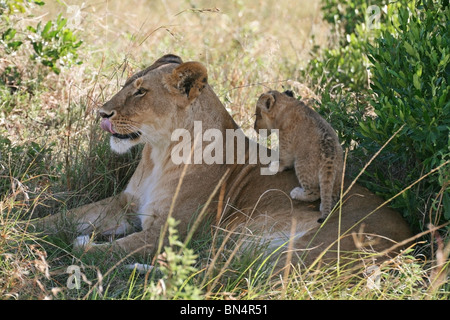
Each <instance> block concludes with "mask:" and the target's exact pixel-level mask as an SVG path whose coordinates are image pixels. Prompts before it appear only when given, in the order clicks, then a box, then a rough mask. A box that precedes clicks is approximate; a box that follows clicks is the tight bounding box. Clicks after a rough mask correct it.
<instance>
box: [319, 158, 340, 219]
mask: <svg viewBox="0 0 450 320" xmlns="http://www.w3.org/2000/svg"><path fill="white" fill-rule="evenodd" d="M335 180H336V165H335V163H334V161H333V160H331V159H330V160H327V161H326V162H325V163H324V164H323V165H322V166H321V168H320V170H319V183H320V213H321V217H320V218H319V220H317V222H319V223H322V222H324V221H325V219H326V218H327V216H328V215H329V214H330V212H331V210H332V209H333V207H334V204H335V199H333V196H334V186H335Z"/></svg>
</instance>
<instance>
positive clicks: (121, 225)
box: [34, 194, 136, 235]
mask: <svg viewBox="0 0 450 320" xmlns="http://www.w3.org/2000/svg"><path fill="white" fill-rule="evenodd" d="M135 222H136V219H134V218H133V213H132V208H131V207H130V205H129V204H127V201H126V198H125V197H124V196H123V194H120V195H117V196H114V197H109V198H106V199H103V200H100V201H97V202H94V203H90V204H87V205H84V206H81V207H78V208H75V209H72V210H69V211H67V212H61V213H58V214H55V215H52V216H48V217H45V218H42V219H39V220H37V221H36V222H35V223H34V225H35V226H36V227H37V229H38V230H39V231H42V232H44V233H46V234H54V233H58V232H61V231H74V232H76V233H77V234H79V235H87V234H90V233H92V232H96V233H98V234H104V235H112V234H126V233H129V232H131V231H132V230H133V229H135Z"/></svg>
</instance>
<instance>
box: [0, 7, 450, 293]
mask: <svg viewBox="0 0 450 320" xmlns="http://www.w3.org/2000/svg"><path fill="white" fill-rule="evenodd" d="M194 4H195V6H194ZM318 5H319V3H318V1H310V0H302V1H297V2H296V3H295V5H293V4H292V1H287V0H276V1H275V0H271V1H257V0H254V1H240V0H233V1H215V2H214V1H206V0H204V1H165V0H161V1H145V0H133V1H119V0H114V1H102V0H100V1H94V0H90V1H81V0H80V1H71V2H70V6H66V5H64V4H61V3H58V2H52V3H49V4H47V5H46V6H44V7H42V8H35V9H34V11H33V14H34V16H35V17H30V18H29V19H26V20H24V21H22V22H21V23H30V24H32V23H33V22H37V21H39V20H47V19H51V18H54V17H56V16H57V15H58V14H59V13H62V14H63V15H64V16H65V17H67V18H69V24H72V28H74V29H76V30H77V34H78V36H79V37H80V38H81V39H82V40H83V41H84V45H83V47H82V48H81V49H80V56H81V57H82V60H83V64H82V65H81V66H76V67H72V68H71V69H70V70H64V71H63V72H62V73H61V74H60V75H59V76H56V75H53V74H50V73H42V72H41V73H39V72H36V71H35V70H34V69H33V68H29V65H28V64H27V61H28V60H27V53H25V54H23V55H22V56H20V55H18V56H16V57H14V61H13V63H14V64H15V65H16V66H17V67H18V69H19V71H20V72H21V73H22V75H23V77H24V79H27V81H28V83H33V84H34V88H35V89H34V90H33V91H32V92H31V93H25V94H22V95H10V96H9V97H8V99H7V100H6V101H4V102H2V103H1V104H0V115H1V117H0V125H1V127H0V134H2V135H5V136H6V137H8V139H9V140H10V141H11V143H12V144H11V146H10V153H9V154H5V155H2V157H0V176H1V179H5V180H4V181H5V182H3V181H2V183H0V187H1V188H2V189H1V190H5V194H4V195H0V211H1V215H0V297H2V298H5V299H8V298H13V299H38V298H59V299H61V298H89V299H95V298H147V297H149V296H152V297H154V296H155V295H157V293H158V292H159V293H161V292H162V291H161V290H163V287H164V285H163V284H162V283H161V281H160V280H158V281H156V280H155V279H154V277H156V278H158V277H157V276H155V275H153V274H152V275H150V274H148V273H147V274H146V275H145V276H139V275H137V274H135V273H132V274H131V275H130V272H129V271H126V270H123V269H122V268H121V264H118V263H117V261H120V262H122V261H123V262H124V263H125V261H127V257H125V258H124V257H121V258H122V259H123V260H120V259H114V257H106V256H96V257H89V256H84V255H81V256H80V255H76V254H75V255H74V254H73V253H71V252H70V246H69V244H70V237H69V238H64V237H62V238H55V239H46V240H45V241H44V240H42V239H39V238H37V237H36V236H34V235H33V234H32V233H30V232H29V231H27V230H26V229H27V223H26V221H28V219H29V218H31V217H36V216H40V215H46V214H49V213H53V212H59V211H63V210H65V209H66V207H67V208H70V207H74V206H77V205H79V204H82V203H87V202H92V201H95V200H98V199H101V198H104V197H106V196H108V195H110V194H113V193H117V192H119V191H120V190H121V189H122V188H123V186H124V184H125V183H126V181H127V177H129V176H130V173H131V172H132V171H133V165H135V164H136V162H137V160H138V159H139V150H135V151H134V153H131V154H129V155H127V156H125V157H118V156H116V155H114V154H112V153H111V152H110V151H109V148H108V145H107V142H106V141H105V137H104V135H102V133H101V131H100V130H99V128H98V119H97V118H96V114H95V109H96V107H98V106H99V105H101V104H102V103H103V102H104V101H106V100H107V99H108V98H110V97H111V96H112V95H113V94H114V93H115V92H117V91H118V89H119V88H120V86H121V85H122V84H123V83H124V81H125V80H126V78H127V77H128V76H130V75H131V74H133V73H134V72H136V71H138V70H140V69H142V68H144V67H145V66H147V65H149V64H150V63H152V61H154V60H155V59H157V58H159V57H160V56H161V55H163V54H166V53H174V54H178V55H180V56H181V57H182V58H184V59H185V60H197V61H201V62H203V63H204V64H205V65H206V66H207V68H208V72H209V82H210V84H211V85H212V87H213V88H214V90H215V92H216V93H217V94H218V96H219V98H220V99H221V101H222V102H223V103H224V105H225V106H226V108H227V110H228V111H229V112H230V113H231V114H232V115H233V117H234V119H235V120H236V121H237V122H238V124H240V125H241V126H242V127H243V129H244V131H245V132H246V133H248V134H250V135H251V134H252V129H251V125H252V122H253V118H252V116H253V111H254V104H255V101H256V98H257V97H258V96H259V94H260V93H261V92H263V91H265V90H266V89H267V88H272V89H282V88H294V90H295V91H297V92H299V90H302V89H303V86H302V84H301V83H300V82H297V81H298V80H299V79H298V74H299V73H298V71H299V70H300V68H302V67H303V66H305V65H306V64H307V62H308V59H309V52H310V49H311V43H310V38H311V35H313V34H314V35H315V38H316V42H317V43H319V44H323V45H325V44H326V39H327V34H328V27H327V26H326V25H325V24H324V23H322V22H321V19H320V12H319V7H318ZM78 9H80V10H81V11H77V10H78ZM8 63H11V58H10V57H9V58H1V59H0V71H1V70H2V69H1V68H4V66H5V65H7V64H8ZM33 70H34V71H33ZM33 150H34V151H33ZM130 163H131V164H132V165H131V166H130ZM433 234H435V237H436V239H438V240H437V244H438V245H437V247H435V248H434V247H433V246H432V245H430V247H432V248H433V250H434V252H433V257H436V260H433V261H427V260H426V259H425V258H424V256H420V255H419V256H413V255H412V254H411V251H406V252H405V253H404V254H403V255H401V256H399V257H397V258H395V259H391V260H388V261H386V262H384V263H383V264H382V265H379V266H377V267H372V268H367V267H368V266H367V265H364V264H361V263H362V262H364V261H366V260H364V259H361V256H360V257H357V258H355V259H358V260H357V261H359V262H360V263H359V264H358V266H359V269H357V270H354V269H348V270H347V269H345V271H342V272H340V273H339V274H337V273H336V266H335V265H331V266H325V265H321V264H317V265H315V267H314V268H311V269H310V270H306V271H305V270H304V269H301V268H300V267H299V266H297V265H292V266H289V269H290V270H289V272H287V271H286V272H284V271H281V272H273V270H272V266H271V265H270V261H269V260H267V259H266V258H264V257H263V256H260V255H259V253H260V252H262V251H263V249H264V248H263V247H262V248H251V250H249V251H250V252H247V253H242V252H240V253H239V254H237V251H236V250H235V249H234V248H235V247H236V246H235V244H236V243H239V239H238V240H236V239H233V238H232V237H230V236H228V235H227V234H221V233H220V231H219V230H215V231H214V232H213V233H212V235H211V232H206V235H205V236H203V237H196V239H193V240H192V244H191V245H190V246H191V248H193V249H194V251H195V253H196V254H197V256H198V257H197V262H196V264H195V268H196V269H197V270H198V272H197V273H195V274H193V275H191V277H190V278H189V279H187V280H186V281H187V282H186V283H188V282H189V283H192V284H194V285H195V286H197V287H198V288H200V289H201V290H202V292H203V295H202V297H205V298H209V299H228V298H233V299H254V298H259V299H266V298H270V299H281V298H283V299H284V298H288V299H360V298H363V299H424V298H430V299H446V298H448V292H449V287H448V279H447V271H448V265H449V262H448V254H449V250H450V249H449V244H447V245H446V244H445V243H444V242H443V241H442V239H440V238H439V235H437V233H433ZM233 241H234V242H233ZM66 248H67V250H66ZM361 255H362V256H363V257H365V258H370V257H371V255H372V253H371V252H361ZM162 257H163V256H162ZM369 260H370V259H369ZM69 265H78V266H82V267H83V269H82V271H83V274H84V275H85V280H86V282H83V286H82V289H81V290H78V291H77V290H68V289H67V288H66V281H67V278H68V274H67V273H66V268H67V266H69ZM181 266H182V265H181ZM343 270H344V269H343ZM162 279H164V278H162ZM152 281H153V282H152ZM165 281H171V280H170V279H166V280H165ZM88 282H90V284H89V283H88ZM152 283H156V284H155V285H152ZM167 283H168V282H167ZM100 288H101V290H100ZM158 290H160V291H158ZM164 297H167V296H164ZM169 298H170V297H169Z"/></svg>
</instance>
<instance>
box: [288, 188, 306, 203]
mask: <svg viewBox="0 0 450 320" xmlns="http://www.w3.org/2000/svg"><path fill="white" fill-rule="evenodd" d="M304 196H305V190H304V189H303V188H300V187H296V188H294V189H292V191H291V198H292V199H295V200H303V198H304Z"/></svg>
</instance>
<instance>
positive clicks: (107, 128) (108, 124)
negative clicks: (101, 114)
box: [100, 118, 115, 134]
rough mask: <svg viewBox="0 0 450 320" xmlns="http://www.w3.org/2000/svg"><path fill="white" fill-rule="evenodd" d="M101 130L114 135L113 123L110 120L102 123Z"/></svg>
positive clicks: (104, 120)
mask: <svg viewBox="0 0 450 320" xmlns="http://www.w3.org/2000/svg"><path fill="white" fill-rule="evenodd" d="M100 128H102V129H103V130H105V131H108V132H109V133H112V134H114V133H115V132H114V130H113V129H112V123H111V121H109V119H107V118H104V119H102V122H100Z"/></svg>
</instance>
